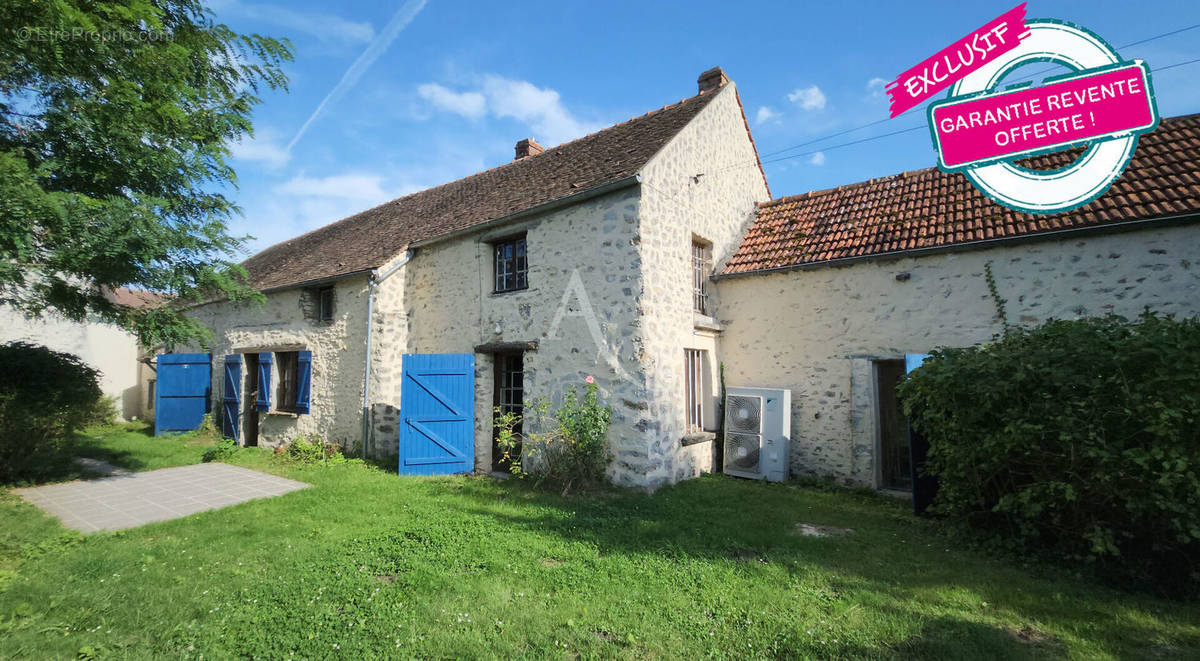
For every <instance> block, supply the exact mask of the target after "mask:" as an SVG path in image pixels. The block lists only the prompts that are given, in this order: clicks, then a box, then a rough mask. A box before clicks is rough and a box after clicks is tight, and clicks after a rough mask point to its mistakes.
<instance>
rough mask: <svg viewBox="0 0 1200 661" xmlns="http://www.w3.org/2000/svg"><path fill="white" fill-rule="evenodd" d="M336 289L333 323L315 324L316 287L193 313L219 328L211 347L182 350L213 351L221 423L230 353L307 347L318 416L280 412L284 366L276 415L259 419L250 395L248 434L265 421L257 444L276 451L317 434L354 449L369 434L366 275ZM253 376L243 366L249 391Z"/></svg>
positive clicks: (245, 419)
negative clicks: (365, 416) (365, 420)
mask: <svg viewBox="0 0 1200 661" xmlns="http://www.w3.org/2000/svg"><path fill="white" fill-rule="evenodd" d="M330 284H331V285H332V286H333V288H334V315H333V321H319V320H317V319H315V318H314V317H315V314H314V313H313V310H312V306H313V305H314V300H313V292H312V290H311V289H309V288H300V289H285V290H282V291H277V292H272V293H269V294H267V301H266V303H265V304H264V305H261V306H256V305H241V306H239V305H233V304H230V303H210V304H207V305H201V306H198V307H196V308H193V309H192V311H191V312H190V316H192V317H193V318H194V319H196V320H197V321H200V322H201V323H203V324H204V325H206V326H207V327H208V328H209V329H211V330H212V331H213V341H212V344H211V345H210V346H209V347H198V346H197V347H191V348H189V349H183V348H180V349H179V350H180V351H209V352H211V353H212V355H213V371H212V374H213V379H212V392H213V406H212V411H213V416H214V418H215V419H216V420H218V421H219V420H220V414H221V402H220V399H221V396H222V393H223V391H224V371H223V361H224V357H225V356H226V355H229V354H234V353H236V354H243V355H244V354H250V353H259V352H275V351H295V350H308V351H311V352H312V381H311V385H310V388H311V394H310V401H311V412H310V413H309V414H299V415H298V414H295V413H289V412H286V411H280V410H278V408H279V406H278V405H279V402H278V401H276V400H277V397H276V396H275V392H274V390H275V388H276V387H277V384H278V383H279V374H278V368H279V366H278V364H275V365H274V366H273V369H274V372H273V373H272V375H271V384H272V393H271V408H272V411H270V412H267V413H260V414H258V415H257V416H255V415H254V414H253V413H252V412H251V411H250V409H251V408H252V405H253V402H252V401H250V402H248V401H247V400H248V399H249V397H248V396H247V395H245V394H243V397H242V407H241V416H240V417H241V427H242V429H241V431H240V433H239V438H240V439H242V440H244V439H245V438H246V437H247V431H248V429H247V425H248V424H251V422H252V420H253V419H254V418H255V417H257V418H258V443H259V444H260V445H263V446H267V447H272V446H276V445H280V444H286V443H288V442H290V441H291V440H292V439H294V438H295V437H296V436H298V435H301V434H317V435H320V436H322V437H324V438H326V439H328V440H329V441H332V442H335V443H338V444H340V445H342V446H343V447H346V448H353V447H355V446H356V445H357V444H358V442H359V439H360V438H361V435H362V434H361V430H362V388H363V369H364V365H365V364H366V344H365V343H366V329H367V325H366V310H367V306H366V294H367V278H366V276H365V275H362V276H357V277H353V278H347V279H343V280H338V281H335V282H333V283H330ZM248 378H249V374H248V370H247V369H246V363H245V361H243V365H242V381H243V385H242V392H243V393H247V392H248V390H247V389H246V387H245V384H246V381H247V379H248Z"/></svg>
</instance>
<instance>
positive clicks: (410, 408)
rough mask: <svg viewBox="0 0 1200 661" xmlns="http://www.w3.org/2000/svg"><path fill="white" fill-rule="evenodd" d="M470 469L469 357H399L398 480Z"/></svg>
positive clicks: (471, 382) (471, 406) (471, 405)
mask: <svg viewBox="0 0 1200 661" xmlns="http://www.w3.org/2000/svg"><path fill="white" fill-rule="evenodd" d="M474 468H475V356H474V354H469V353H464V354H405V355H404V363H403V379H402V385H401V391H400V474H401V475H448V474H451V473H470V472H472V471H473V470H474Z"/></svg>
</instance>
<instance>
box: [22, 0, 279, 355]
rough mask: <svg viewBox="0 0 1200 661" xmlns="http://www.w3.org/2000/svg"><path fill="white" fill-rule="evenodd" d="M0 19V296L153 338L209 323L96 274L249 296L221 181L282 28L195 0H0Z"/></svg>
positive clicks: (274, 63)
mask: <svg viewBox="0 0 1200 661" xmlns="http://www.w3.org/2000/svg"><path fill="white" fill-rule="evenodd" d="M0 25H2V26H4V28H3V30H0V302H2V303H8V304H11V305H14V306H16V307H18V308H19V309H22V310H24V311H26V312H27V313H29V314H33V315H36V314H40V313H41V311H42V310H45V309H49V308H53V309H54V310H55V311H57V312H59V313H61V314H63V315H65V316H67V317H69V318H71V319H77V320H79V319H83V318H85V317H86V316H87V315H88V314H89V313H94V314H97V315H99V316H100V317H102V318H103V319H105V320H107V321H111V322H114V323H117V324H119V325H121V326H123V327H125V328H129V329H131V330H134V331H136V332H137V333H138V335H139V338H140V339H141V340H142V342H143V344H145V345H146V346H156V345H158V344H160V343H164V342H165V343H183V342H184V341H186V340H189V339H193V338H201V339H203V338H204V336H205V332H204V330H203V327H202V326H200V325H199V324H197V323H195V322H194V321H191V320H188V319H186V318H184V317H183V316H182V315H181V313H180V312H179V311H178V310H177V309H176V308H174V307H159V308H154V309H146V310H138V309H132V308H125V307H121V306H118V305H115V304H114V303H112V302H110V301H109V300H108V299H106V298H105V297H104V296H103V290H102V288H105V287H119V286H125V285H130V286H134V287H137V288H142V289H147V290H151V291H156V292H164V293H167V294H171V295H174V296H176V297H177V298H179V299H180V300H184V301H196V300H200V299H201V298H204V297H207V296H212V295H224V296H228V297H229V298H231V299H233V300H235V301H240V300H260V298H261V297H260V295H259V294H257V293H256V292H254V291H252V290H251V289H249V288H248V287H247V286H246V284H245V282H244V278H245V271H244V270H243V269H241V267H239V266H237V265H236V263H235V262H234V261H233V260H234V259H235V258H236V257H237V251H238V250H239V249H240V248H241V246H242V245H243V244H244V239H242V238H235V237H231V236H229V235H228V233H227V220H228V219H229V217H230V216H231V215H232V214H233V213H234V212H236V210H237V209H236V207H235V206H234V204H233V203H232V202H231V201H230V200H229V199H227V198H226V197H225V195H224V194H223V192H222V191H223V190H224V189H225V188H226V187H227V186H229V185H231V184H234V183H235V175H234V172H233V170H232V169H231V168H230V166H229V164H228V163H227V162H226V159H227V158H228V156H229V145H230V144H233V143H236V142H238V141H239V140H241V139H244V138H246V137H248V136H249V135H250V134H251V131H252V128H251V123H250V117H251V113H252V110H253V107H254V106H255V105H256V104H257V103H258V102H259V101H260V99H259V96H258V95H259V94H260V93H262V92H263V91H264V90H276V89H286V85H287V79H286V77H285V76H284V74H283V72H282V69H281V65H282V64H283V63H285V62H287V61H290V59H291V47H290V44H288V43H287V42H286V41H277V40H275V39H271V38H267V37H262V36H259V35H239V34H236V33H234V32H233V31H232V30H230V29H229V28H228V27H226V26H224V25H218V24H214V23H213V21H212V19H211V15H210V14H209V12H208V10H206V9H205V8H204V6H203V5H202V4H201V2H200V1H199V0H162V1H151V0H128V1H122V2H115V1H99V2H85V1H83V0H47V1H44V2H30V1H20V2H4V3H0ZM93 285H97V286H98V287H97V286H93Z"/></svg>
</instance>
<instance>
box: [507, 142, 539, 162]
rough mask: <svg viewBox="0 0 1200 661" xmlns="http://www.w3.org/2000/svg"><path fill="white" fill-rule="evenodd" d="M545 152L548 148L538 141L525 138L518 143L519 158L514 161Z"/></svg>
mask: <svg viewBox="0 0 1200 661" xmlns="http://www.w3.org/2000/svg"><path fill="white" fill-rule="evenodd" d="M544 151H546V148H545V147H543V146H541V145H539V144H538V143H537V140H534V139H533V138H525V139H524V140H522V141H520V142H518V143H517V157H516V158H514V159H513V160H514V161H519V160H521V159H522V158H525V157H526V156H537V155H538V154H540V153H542V152H544Z"/></svg>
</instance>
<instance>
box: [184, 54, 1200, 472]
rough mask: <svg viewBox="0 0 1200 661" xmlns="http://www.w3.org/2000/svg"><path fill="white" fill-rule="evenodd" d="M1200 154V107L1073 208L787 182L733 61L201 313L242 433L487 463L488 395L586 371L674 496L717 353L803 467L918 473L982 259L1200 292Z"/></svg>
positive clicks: (227, 422)
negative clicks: (922, 357) (938, 390)
mask: <svg viewBox="0 0 1200 661" xmlns="http://www.w3.org/2000/svg"><path fill="white" fill-rule="evenodd" d="M1198 151H1200V116H1190V117H1182V118H1175V119H1169V120H1164V121H1163V122H1162V125H1161V127H1160V128H1159V129H1158V130H1157V131H1156V132H1154V133H1152V134H1150V135H1147V136H1144V137H1143V139H1142V144H1141V146H1140V147H1139V149H1138V150H1137V153H1136V155H1135V158H1134V160H1133V162H1132V164H1131V165H1130V167H1129V169H1128V170H1127V171H1126V173H1125V175H1124V176H1123V177H1122V178H1121V179H1120V180H1118V182H1117V184H1116V185H1115V186H1114V187H1113V189H1112V190H1111V191H1110V192H1109V193H1108V194H1107V195H1105V196H1103V197H1101V198H1100V199H1098V200H1096V201H1095V202H1093V203H1091V204H1089V205H1087V206H1085V207H1083V208H1081V209H1078V210H1075V211H1072V212H1068V213H1062V214H1056V215H1052V216H1032V215H1029V214H1023V213H1017V212H1012V211H1009V210H1007V209H1004V208H1002V207H999V206H997V205H995V204H993V203H992V202H990V201H988V200H987V199H986V198H984V197H983V196H982V195H981V194H979V193H978V192H976V191H975V190H974V189H973V188H972V187H971V186H970V184H969V183H968V182H967V181H966V180H965V179H964V178H963V177H962V176H960V175H946V174H943V173H941V172H939V171H937V170H936V169H929V170H922V171H917V172H909V173H904V174H900V175H895V176H892V177H886V178H882V179H875V180H871V181H868V182H863V183H860V184H854V185H850V186H843V187H840V188H838V189H834V190H828V191H821V192H813V193H806V194H804V195H799V196H793V197H784V198H780V199H772V196H771V193H770V189H769V187H768V185H767V181H766V177H765V175H764V173H763V170H762V167H761V163H760V161H759V159H758V155H757V151H756V149H755V146H754V141H753V138H752V136H751V134H750V129H749V125H748V123H747V121H746V118H745V113H744V112H743V109H742V105H741V102H740V100H739V97H738V93H737V89H736V86H735V85H734V83H732V82H730V81H729V80H728V79H727V78H726V76H725V74H724V73H723V72H722V71H721V70H720V69H719V68H717V69H712V70H710V71H706V72H704V73H703V74H702V75H701V76H700V78H699V91H698V94H696V95H695V96H692V97H690V98H687V99H684V100H683V101H680V102H679V103H676V104H674V105H670V106H666V107H664V108H662V109H660V110H656V111H653V112H650V113H647V114H645V115H642V116H640V117H637V118H634V119H631V120H629V121H627V122H624V123H621V124H617V125H615V126H612V127H610V128H607V129H604V130H601V131H598V132H596V133H593V134H591V135H588V136H585V137H583V138H580V139H578V140H574V141H572V142H568V143H566V144H563V145H559V146H557V147H552V148H542V147H541V146H540V145H538V144H537V143H536V142H535V141H534V140H531V139H529V140H522V141H520V142H519V143H517V146H516V158H515V160H513V161H512V162H511V163H507V164H504V165H501V166H499V167H496V168H493V169H490V170H487V171H484V172H481V173H478V174H475V175H472V176H469V177H466V178H464V179H460V180H458V181H454V182H450V183H447V184H444V185H441V186H438V187H436V188H431V189H428V190H425V191H421V192H418V193H414V194H412V195H408V196H405V197H402V198H399V199H397V200H393V201H391V202H387V203H385V204H382V205H380V206H378V207H375V208H373V209H369V210H366V211H363V212H362V213H359V214H357V215H354V216H351V217H349V218H345V219H343V220H340V221H338V222H335V223H332V224H330V225H327V226H325V227H322V228H320V229H317V230H315V231H312V232H309V233H307V234H304V235H302V236H299V237H296V238H294V239H290V240H288V241H284V242H282V243H280V244H277V245H275V246H272V247H270V248H268V249H266V250H264V251H263V252H261V253H259V254H257V255H254V256H253V257H251V258H250V259H248V260H247V261H246V262H245V267H246V269H247V271H248V272H249V274H250V278H251V282H252V284H253V285H254V286H255V287H256V288H258V289H260V290H262V291H263V292H264V293H265V294H266V296H267V303H266V304H265V305H264V306H261V307H238V306H235V305H233V304H231V303H228V302H221V301H217V302H210V303H207V304H203V305H199V306H196V307H194V308H192V310H191V312H190V314H192V315H194V317H195V318H197V319H199V320H201V321H202V322H204V323H205V324H206V325H208V326H209V327H211V328H212V329H213V331H214V342H213V345H212V346H211V347H206V348H205V349H206V350H208V351H211V356H212V360H213V364H214V365H215V368H214V369H213V370H212V383H211V388H212V392H213V393H216V394H217V396H218V397H219V398H221V401H220V402H218V403H217V405H216V406H215V407H214V411H217V412H219V413H220V415H221V417H222V422H223V426H224V427H225V430H226V433H227V434H228V435H230V436H233V437H236V438H237V439H238V440H239V443H243V444H261V445H277V444H280V443H285V442H288V441H289V440H290V439H292V438H294V437H296V436H297V435H300V434H309V433H313V434H319V435H321V436H323V437H325V438H327V439H329V440H331V441H334V442H337V443H339V444H341V445H343V446H344V447H346V448H348V449H351V450H359V451H364V450H365V452H366V453H368V454H371V455H374V456H386V455H392V454H396V453H397V450H398V449H399V453H400V461H401V470H402V471H403V470H404V466H405V461H406V458H408V459H412V462H411V467H412V468H413V471H412V472H439V471H440V470H443V471H444V470H449V471H458V472H462V471H471V470H473V471H475V472H490V471H492V470H494V469H496V468H498V467H499V464H498V461H497V459H498V456H497V455H496V453H495V452H494V446H493V424H492V420H493V409H494V407H497V406H499V407H501V408H502V409H504V410H515V411H519V410H520V407H521V403H522V401H524V400H526V399H530V398H550V399H554V398H559V397H561V395H562V393H563V392H564V391H565V390H567V389H568V388H569V387H572V386H579V387H582V386H583V385H584V382H585V379H587V378H588V377H591V378H592V379H594V381H595V383H596V384H598V386H599V387H600V391H601V393H602V397H603V399H604V401H605V402H606V403H607V404H610V405H611V406H612V408H613V418H612V426H611V429H610V439H611V442H612V451H613V456H614V461H613V462H612V464H611V466H610V469H609V473H610V477H611V479H612V480H613V481H614V482H615V483H617V484H621V485H627V486H635V487H642V488H650V489H653V488H656V487H658V486H661V485H664V484H670V483H674V482H677V481H679V480H682V479H686V478H689V477H692V476H695V475H698V474H700V473H702V472H706V471H712V470H714V469H715V468H716V467H717V464H716V461H717V459H716V457H717V452H718V448H717V447H716V443H714V438H715V434H714V432H715V431H716V430H717V429H718V426H719V417H720V410H721V402H720V392H721V385H722V367H723V373H724V377H723V378H724V382H725V384H726V385H729V386H762V387H779V388H787V389H790V390H791V391H792V402H793V403H792V412H791V414H792V442H791V457H790V459H791V469H792V472H793V473H794V474H810V475H831V476H835V477H837V478H839V479H840V480H842V481H844V482H846V483H849V484H855V485H860V486H872V487H879V488H906V486H907V485H906V484H905V481H904V480H905V477H906V472H905V471H906V470H907V469H906V468H905V466H906V464H905V462H906V461H907V455H906V453H905V452H902V450H903V444H904V443H905V442H906V441H905V440H904V439H902V438H900V437H899V432H898V431H897V430H898V428H899V427H898V424H899V422H898V421H899V420H900V418H899V415H900V414H899V413H898V410H897V406H896V402H895V398H894V396H893V395H892V394H891V392H892V391H891V388H890V386H891V385H893V384H894V382H895V380H896V379H897V378H899V376H900V374H901V373H902V365H903V358H904V355H905V354H906V353H922V352H928V351H929V350H930V349H932V348H934V347H937V346H945V345H967V344H972V343H976V342H981V341H986V340H988V339H989V338H991V337H992V336H993V335H994V334H995V333H996V332H997V331H998V330H999V329H1000V323H1001V321H1000V319H998V317H997V314H996V308H995V306H994V304H993V302H992V299H991V297H990V296H989V292H988V288H987V285H986V282H985V277H984V276H985V270H990V271H991V272H992V274H993V276H994V278H995V281H996V284H997V287H998V290H999V292H1000V294H1001V295H1002V296H1003V297H1004V298H1005V299H1007V300H1008V305H1007V309H1008V315H1009V317H1010V319H1009V320H1010V321H1011V322H1014V323H1028V324H1032V323H1037V322H1040V321H1043V320H1045V319H1048V318H1051V317H1058V318H1064V317H1074V316H1078V315H1090V314H1102V313H1105V312H1116V313H1120V314H1124V315H1136V314H1138V313H1139V312H1141V311H1142V310H1143V309H1144V308H1146V307H1150V308H1151V309H1154V310H1157V311H1161V312H1169V313H1177V314H1189V315H1190V314H1196V313H1197V312H1200V270H1198V267H1197V266H1196V265H1194V264H1193V261H1194V260H1196V259H1197V256H1200V232H1198V231H1197V226H1196V224H1195V222H1194V221H1195V220H1196V218H1197V217H1200V161H1198V159H1197V157H1196V154H1197V152H1198ZM1039 158H1040V161H1039V162H1038V163H1037V164H1036V165H1038V166H1039V167H1050V166H1053V165H1054V164H1055V163H1057V162H1058V161H1062V159H1064V158H1067V156H1066V155H1063V154H1058V155H1050V156H1045V157H1039ZM1056 159H1057V160H1056ZM1064 162H1065V161H1064ZM422 398H424V399H422ZM430 402H432V404H430ZM430 406H432V407H433V408H432V409H431V408H429V407H430ZM439 457H442V458H441V459H439ZM414 458H415V459H414ZM439 462H441V465H442V469H438V468H436V466H437V465H438V464H439ZM455 462H458V463H455ZM431 466H433V467H434V468H430V467H431ZM422 467H424V468H422ZM426 469H428V470H426Z"/></svg>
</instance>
